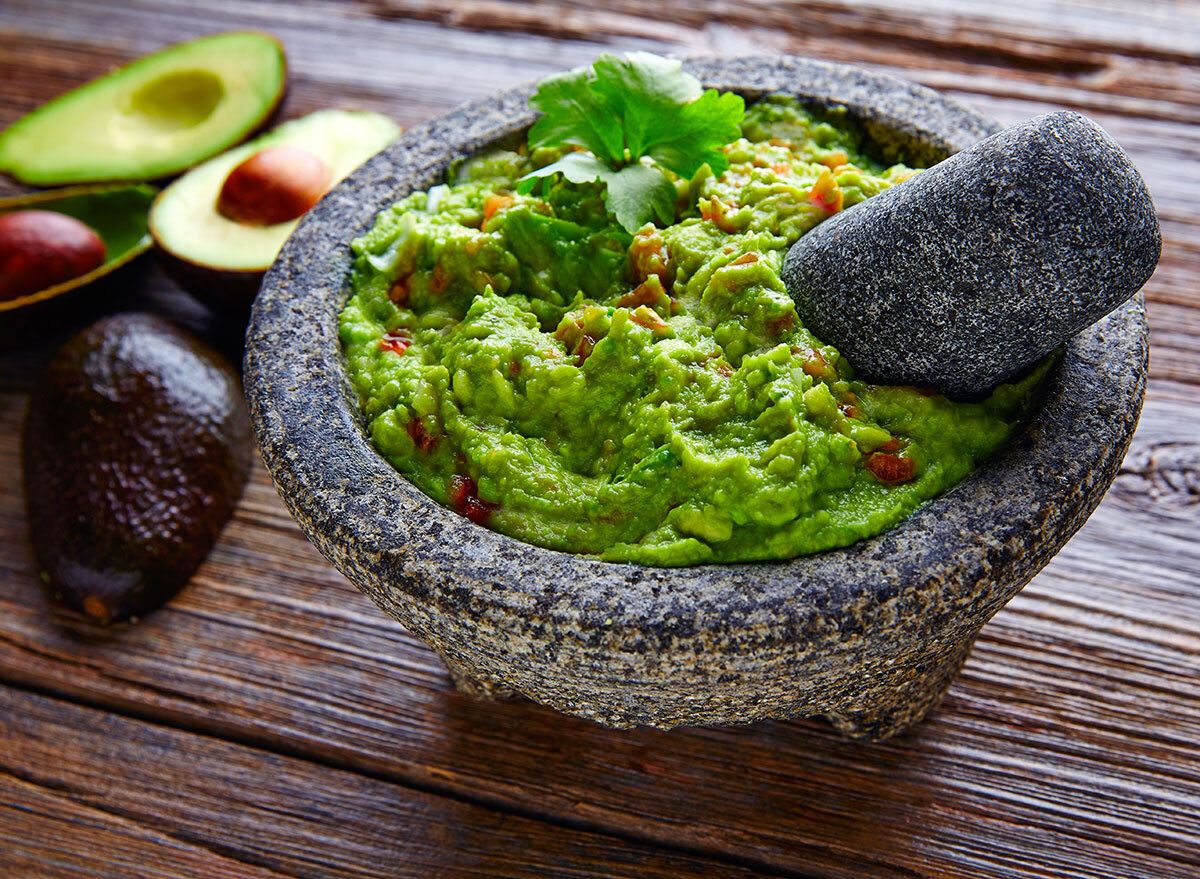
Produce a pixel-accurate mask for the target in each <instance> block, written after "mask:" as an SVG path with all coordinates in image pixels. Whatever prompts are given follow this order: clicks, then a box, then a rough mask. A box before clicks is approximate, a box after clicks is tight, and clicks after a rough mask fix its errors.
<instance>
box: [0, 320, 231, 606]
mask: <svg viewBox="0 0 1200 879" xmlns="http://www.w3.org/2000/svg"><path fill="white" fill-rule="evenodd" d="M23 440H24V447H23V452H24V460H25V498H26V509H27V512H28V520H29V530H30V535H31V537H32V541H33V549H34V553H35V555H36V557H37V561H38V565H39V568H40V570H41V575H42V579H43V581H44V582H45V584H46V587H47V589H48V590H49V592H50V595H51V598H52V600H54V601H55V602H57V603H60V604H62V605H64V606H66V607H68V608H71V609H73V610H78V611H81V612H83V613H85V614H87V615H88V616H89V617H90V618H91V619H93V620H96V621H98V622H103V623H107V622H112V621H114V620H119V619H124V618H128V617H131V616H138V615H141V614H144V613H146V612H148V611H150V610H153V609H154V608H156V607H159V606H161V605H162V604H163V603H165V602H166V601H167V600H169V599H170V598H171V596H173V595H174V594H175V593H176V592H178V591H179V589H181V588H182V587H183V585H184V584H185V583H187V581H188V579H189V578H190V577H191V575H192V573H193V572H194V571H195V569H196V567H197V566H198V565H199V564H200V562H201V561H203V560H204V557H205V556H206V555H208V552H209V550H210V549H211V548H212V546H213V543H214V542H215V541H216V539H217V536H218V534H220V532H221V528H222V527H223V526H224V525H225V522H226V521H227V520H228V519H229V517H230V515H231V514H232V513H233V508H234V505H235V504H236V503H237V500H238V497H239V496H240V495H241V493H242V488H243V487H244V486H245V483H246V476H247V474H248V472H249V466H250V461H251V456H252V453H253V452H252V450H253V446H252V445H251V440H250V425H249V421H248V419H247V416H246V412H245V405H244V402H243V400H242V393H241V386H240V383H239V381H238V376H237V373H236V372H234V370H233V368H232V367H231V366H230V365H229V364H228V362H226V361H225V360H224V358H222V357H221V356H220V355H219V354H217V353H216V352H215V351H213V350H212V349H211V348H209V347H208V346H207V345H205V344H204V343H202V342H200V341H199V340H198V339H196V338H194V337H193V336H191V335H189V334H187V333H185V332H184V331H182V330H179V329H177V328H175V327H173V326H172V325H170V324H169V323H167V322H166V321H164V320H162V319H160V318H157V317H154V316H152V315H147V314H120V315H116V316H114V317H108V318H104V319H102V320H100V321H98V322H96V323H95V324H93V325H92V326H90V327H88V328H87V329H85V330H83V331H82V332H80V333H79V334H78V335H76V336H74V337H73V338H72V339H71V340H70V341H68V342H67V343H66V344H65V345H64V346H63V347H62V348H61V349H60V350H59V351H58V353H57V354H56V355H55V357H54V359H53V360H52V361H51V362H50V364H49V366H48V367H47V368H46V371H45V372H44V373H43V374H42V375H41V377H40V378H39V380H38V382H37V384H36V385H35V387H34V390H33V394H32V397H31V399H30V405H29V414H28V417H27V418H26V421H25V434H24V438H23Z"/></svg>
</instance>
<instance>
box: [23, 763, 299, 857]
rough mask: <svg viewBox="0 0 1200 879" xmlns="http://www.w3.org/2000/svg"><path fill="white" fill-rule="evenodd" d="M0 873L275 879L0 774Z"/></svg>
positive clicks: (47, 790)
mask: <svg viewBox="0 0 1200 879" xmlns="http://www.w3.org/2000/svg"><path fill="white" fill-rule="evenodd" d="M0 871H3V873H4V875H5V876H12V877H21V879H62V877H64V876H71V877H73V879H89V877H94V879H111V877H113V876H123V877H128V879H174V877H179V876H204V877H206V879H208V877H211V879H278V877H280V876H281V874H279V873H275V872H272V871H270V870H267V869H265V868H262V867H257V866H255V865H253V864H247V863H245V862H244V861H238V860H234V859H232V858H228V857H225V856H224V855H222V854H219V853H217V852H213V851H209V850H207V849H205V848H202V847H200V846H195V845H191V844H189V843H185V842H181V841H180V840H178V839H174V838H172V837H171V836H168V835H167V834H165V833H160V832H158V831H154V830H151V829H149V828H148V827H146V826H144V825H142V824H139V823H137V822H135V821H130V820H128V819H125V818H121V817H119V816H117V815H113V814H111V813H109V812H107V811H104V810H101V809H96V808H92V807H90V806H87V805H83V804H81V803H78V802H76V801H75V800H74V799H72V798H71V797H70V796H68V795H67V794H66V793H64V792H63V791H61V790H54V789H51V788H47V787H44V786H41V785H38V784H32V783H30V782H27V781H22V780H21V779H19V778H16V777H14V776H11V775H7V774H5V773H4V772H2V771H0Z"/></svg>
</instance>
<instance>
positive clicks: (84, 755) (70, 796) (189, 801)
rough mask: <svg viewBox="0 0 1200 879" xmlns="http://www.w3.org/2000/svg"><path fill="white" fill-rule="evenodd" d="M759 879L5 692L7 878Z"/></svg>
mask: <svg viewBox="0 0 1200 879" xmlns="http://www.w3.org/2000/svg"><path fill="white" fill-rule="evenodd" d="M38 868H40V869H41V870H43V871H44V872H43V875H45V874H49V875H54V876H56V877H62V876H66V875H71V876H147V877H166V876H181V875H184V876H203V877H210V876H211V877H214V879H221V877H229V879H233V877H235V876H236V877H247V879H268V877H270V876H305V877H314V879H316V877H364V879H365V877H377V876H380V875H387V876H389V877H392V876H394V877H413V879H426V877H429V876H468V875H469V876H481V877H495V879H500V877H512V879H518V877H519V879H544V877H571V879H585V877H593V879H609V877H613V876H635V875H636V876H639V877H642V876H645V877H656V876H657V877H671V879H675V877H701V876H713V875H718V874H719V875H721V876H729V877H731V879H749V877H751V876H756V875H762V874H760V873H756V872H753V871H750V870H747V869H745V868H742V867H740V866H738V865H736V864H729V863H716V862H712V861H705V860H701V859H697V858H694V857H690V856H687V855H683V854H675V853H672V852H669V851H655V850H653V849H651V848H649V847H648V846H646V845H642V844H638V843H630V842H626V841H624V840H621V839H614V838H611V837H605V836H601V835H598V834H594V833H587V832H584V831H579V830H574V829H570V828H566V827H548V826H546V825H544V824H542V823H541V822H538V821H534V820H531V819H529V818H522V817H519V816H516V815H507V814H504V813H500V812H495V811H492V810H490V809H485V808H482V807H480V806H476V805H472V804H470V803H465V802H460V801H456V800H451V799H446V798H444V797H439V796H435V795H433V794H429V793H423V792H421V791H415V790H410V789H406V788H403V787H400V786H398V785H395V784H390V783H388V782H385V781H378V780H376V779H372V778H367V777H365V776H362V775H358V774H355V773H353V772H345V771H342V770H338V769H330V768H328V767H325V766H319V765H315V764H312V763H309V762H306V761H304V760H297V759H294V758H289V757H281V756H279V755H278V754H271V753H267V752H263V751H259V750H255V749H253V748H248V747H245V746H243V745H236V744H233V743H230V742H225V741H221V740H216V739H211V738H207V737H204V736H199V735H195V734H193V733H187V732H181V731H179V730H174V729H169V728H166V727H161V726H155V725H153V724H148V723H145V722H142V721H137V720H130V719H128V718H124V717H117V716H114V715H111V714H107V713H104V712H100V711H96V710H93V709H89V708H82V707H80V706H78V705H72V704H70V703H65V702H60V701H58V700H55V699H50V698H47V697H45V696H39V695H34V694H32V693H27V692H21V691H19V690H13V689H11V688H9V687H4V686H0V874H3V875H5V876H26V875H31V874H30V873H29V872H26V870H27V869H28V870H37V869H38Z"/></svg>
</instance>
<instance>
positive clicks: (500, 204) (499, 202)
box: [479, 193, 513, 229]
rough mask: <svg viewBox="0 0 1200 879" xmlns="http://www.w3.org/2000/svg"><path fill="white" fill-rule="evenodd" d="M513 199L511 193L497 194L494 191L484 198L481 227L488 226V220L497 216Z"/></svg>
mask: <svg viewBox="0 0 1200 879" xmlns="http://www.w3.org/2000/svg"><path fill="white" fill-rule="evenodd" d="M512 201H513V197H512V196H511V195H496V194H494V193H493V194H492V195H489V196H488V197H487V198H485V199H484V200H483V222H482V223H480V224H479V228H480V229H482V228H483V227H484V226H486V225H487V224H488V220H490V219H491V218H492V217H494V216H496V213H497V212H498V211H501V210H503V209H504V208H506V207H508V206H509V205H510V204H512Z"/></svg>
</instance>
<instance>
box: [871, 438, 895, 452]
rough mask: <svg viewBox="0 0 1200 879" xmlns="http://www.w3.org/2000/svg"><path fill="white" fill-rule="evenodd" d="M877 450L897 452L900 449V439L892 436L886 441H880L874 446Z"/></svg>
mask: <svg viewBox="0 0 1200 879" xmlns="http://www.w3.org/2000/svg"><path fill="white" fill-rule="evenodd" d="M875 451H877V452H898V451H900V440H898V439H896V438H895V437H892V438H891V439H890V440H888V441H887V442H886V443H880V444H879V445H877V446H876V447H875Z"/></svg>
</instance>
